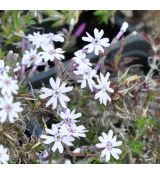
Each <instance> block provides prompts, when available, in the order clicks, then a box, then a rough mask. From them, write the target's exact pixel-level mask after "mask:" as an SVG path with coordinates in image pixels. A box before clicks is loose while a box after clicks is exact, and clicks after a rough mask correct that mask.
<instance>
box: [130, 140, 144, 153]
mask: <svg viewBox="0 0 160 175" xmlns="http://www.w3.org/2000/svg"><path fill="white" fill-rule="evenodd" d="M143 146H144V145H143V143H141V142H140V141H137V140H131V141H130V147H131V150H132V152H133V155H134V154H135V155H136V154H140V153H141V152H142V149H143Z"/></svg>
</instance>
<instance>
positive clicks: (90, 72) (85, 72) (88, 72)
mask: <svg viewBox="0 0 160 175" xmlns="http://www.w3.org/2000/svg"><path fill="white" fill-rule="evenodd" d="M74 73H75V74H76V75H81V76H82V79H80V80H78V83H81V88H85V87H86V86H87V83H88V86H89V88H90V90H91V91H93V88H94V86H95V85H96V83H95V81H94V80H93V78H98V75H97V71H96V70H95V69H92V68H91V67H89V66H87V65H83V66H82V65H79V66H78V68H77V70H76V71H74Z"/></svg>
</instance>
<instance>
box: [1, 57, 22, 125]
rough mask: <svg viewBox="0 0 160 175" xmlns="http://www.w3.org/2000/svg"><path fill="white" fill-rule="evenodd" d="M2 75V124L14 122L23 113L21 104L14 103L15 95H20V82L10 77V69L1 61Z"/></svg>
mask: <svg viewBox="0 0 160 175" xmlns="http://www.w3.org/2000/svg"><path fill="white" fill-rule="evenodd" d="M1 63H2V65H1V73H0V90H1V96H0V123H4V122H6V121H9V122H11V123H13V122H14V120H15V119H17V118H19V113H20V112H22V110H23V109H22V107H21V103H20V102H14V95H15V94H17V93H18V90H19V86H18V81H17V80H16V79H14V78H13V77H10V76H9V75H8V73H7V72H8V71H9V69H8V68H9V67H8V66H6V67H5V65H4V61H3V60H1Z"/></svg>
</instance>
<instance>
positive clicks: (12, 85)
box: [0, 73, 19, 96]
mask: <svg viewBox="0 0 160 175" xmlns="http://www.w3.org/2000/svg"><path fill="white" fill-rule="evenodd" d="M17 83H18V81H17V80H14V79H13V78H12V77H9V76H8V75H7V74H6V73H4V74H3V75H0V89H1V93H2V95H7V96H11V95H12V94H17V93H18V92H17V91H18V89H19V86H18V84H17Z"/></svg>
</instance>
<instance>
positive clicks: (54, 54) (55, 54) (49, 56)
mask: <svg viewBox="0 0 160 175" xmlns="http://www.w3.org/2000/svg"><path fill="white" fill-rule="evenodd" d="M43 50H44V51H42V52H40V53H39V54H40V55H41V58H43V59H44V61H45V62H47V61H49V60H50V61H54V59H57V60H62V59H64V58H65V57H64V55H63V53H64V51H63V50H62V49H61V48H57V49H55V48H54V47H53V45H52V44H49V45H48V46H47V47H44V49H43Z"/></svg>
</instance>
